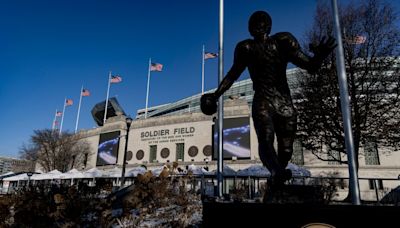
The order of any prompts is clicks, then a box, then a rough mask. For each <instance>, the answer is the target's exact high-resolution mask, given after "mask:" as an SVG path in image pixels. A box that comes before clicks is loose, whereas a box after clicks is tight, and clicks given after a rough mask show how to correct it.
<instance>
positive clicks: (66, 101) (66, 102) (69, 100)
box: [65, 99, 74, 106]
mask: <svg viewBox="0 0 400 228" xmlns="http://www.w3.org/2000/svg"><path fill="white" fill-rule="evenodd" d="M73 103H74V102H73V101H72V99H66V100H65V106H70V105H72V104H73Z"/></svg>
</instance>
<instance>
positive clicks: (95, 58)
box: [0, 0, 340, 157]
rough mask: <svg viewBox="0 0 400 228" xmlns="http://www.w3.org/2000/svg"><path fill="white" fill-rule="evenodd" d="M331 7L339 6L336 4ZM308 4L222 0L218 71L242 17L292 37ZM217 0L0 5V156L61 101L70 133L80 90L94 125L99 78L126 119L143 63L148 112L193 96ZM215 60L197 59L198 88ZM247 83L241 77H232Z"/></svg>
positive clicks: (140, 85) (308, 16)
mask: <svg viewBox="0 0 400 228" xmlns="http://www.w3.org/2000/svg"><path fill="white" fill-rule="evenodd" d="M339 2H340V0H339ZM315 6H316V1H313V0H308V1H296V0H279V1H272V0H270V1H267V0H251V1H249V0H232V1H225V18H224V20H225V31H224V45H225V49H224V51H225V56H224V57H225V58H224V60H225V72H226V71H227V70H229V67H230V65H231V63H232V53H233V49H234V47H235V45H236V43H237V42H238V41H240V40H243V39H246V38H248V37H249V34H248V31H247V21H248V18H249V16H250V15H251V13H253V12H254V11H256V10H265V11H268V12H269V13H270V15H271V17H272V20H273V26H272V33H276V32H280V31H289V32H292V33H293V34H294V35H295V36H296V37H297V38H298V39H299V40H302V39H303V36H304V32H305V30H306V29H307V28H309V27H310V26H311V23H312V18H313V15H314V11H315ZM218 7H219V1H218V0H190V1H183V0H169V1H165V0H152V1H145V0H142V1H139V0H134V1H132V0H79V1H78V0H57V1H54V0H36V1H31V0H0V75H1V79H2V80H1V81H2V83H1V84H0V107H1V116H0V126H1V131H0V156H12V157H17V156H18V149H19V147H20V146H21V145H22V143H23V142H28V140H29V137H30V135H32V133H33V130H35V129H44V128H50V127H51V124H52V120H53V118H54V112H55V110H56V109H59V110H62V108H63V102H64V97H67V98H70V99H73V100H74V105H73V106H70V107H67V109H66V112H65V116H64V125H63V129H64V130H70V131H73V130H74V128H75V121H76V114H77V110H78V101H79V92H80V88H81V86H82V84H83V85H84V87H85V88H87V89H89V90H90V92H91V94H92V95H91V96H90V97H85V98H84V99H83V102H82V108H81V117H80V124H79V128H80V129H90V128H93V127H95V126H96V124H95V122H94V121H93V119H92V117H91V114H90V110H91V109H92V107H93V106H94V105H95V104H96V103H98V102H100V101H103V100H104V99H105V97H106V90H107V77H108V72H109V71H112V72H113V74H118V75H121V77H122V78H123V81H122V83H119V84H113V85H112V86H111V90H110V96H117V97H118V100H119V102H120V104H121V105H122V107H123V108H124V110H125V112H127V113H128V114H129V115H131V116H132V117H135V114H136V110H137V109H140V108H144V107H145V98H146V83H147V68H148V61H149V57H151V58H152V59H153V62H158V63H162V64H163V65H164V69H163V72H153V74H152V77H151V85H150V95H149V106H154V105H160V104H164V103H169V102H174V101H177V100H180V99H182V98H185V97H188V96H191V95H194V94H197V93H199V92H201V50H202V45H203V44H204V45H205V46H206V51H210V52H217V50H218V12H219V9H218ZM217 62H218V61H217V60H216V59H211V60H207V61H206V66H205V68H206V71H205V78H206V80H205V89H212V88H214V87H216V86H217ZM244 78H247V73H245V74H243V75H242V77H241V79H240V80H242V79H244Z"/></svg>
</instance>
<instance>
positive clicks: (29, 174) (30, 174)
mask: <svg viewBox="0 0 400 228" xmlns="http://www.w3.org/2000/svg"><path fill="white" fill-rule="evenodd" d="M26 175H27V176H28V188H29V185H30V182H31V176H32V175H33V173H32V172H27V173H26Z"/></svg>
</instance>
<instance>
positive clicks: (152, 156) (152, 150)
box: [150, 145, 157, 162]
mask: <svg viewBox="0 0 400 228" xmlns="http://www.w3.org/2000/svg"><path fill="white" fill-rule="evenodd" d="M156 160H157V145H151V146H150V162H155V161H156Z"/></svg>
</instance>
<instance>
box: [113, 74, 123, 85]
mask: <svg viewBox="0 0 400 228" xmlns="http://www.w3.org/2000/svg"><path fill="white" fill-rule="evenodd" d="M121 81H122V78H121V76H119V75H114V76H111V80H110V82H111V83H120V82H121Z"/></svg>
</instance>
